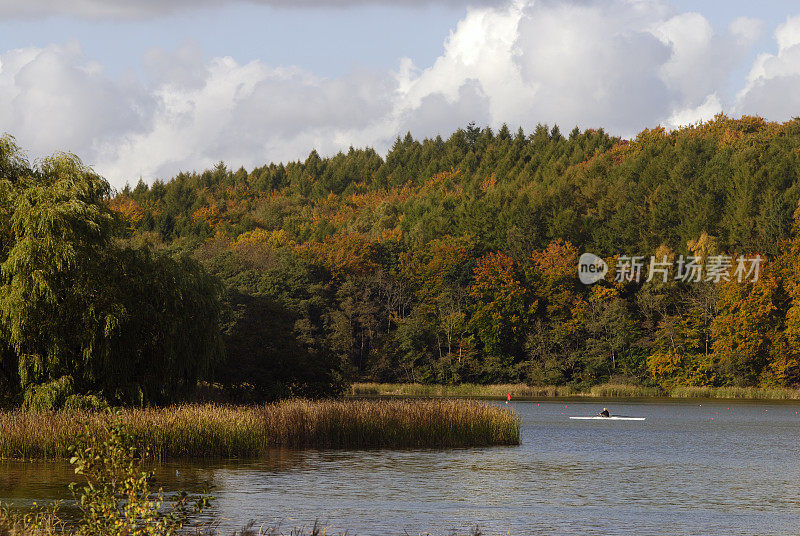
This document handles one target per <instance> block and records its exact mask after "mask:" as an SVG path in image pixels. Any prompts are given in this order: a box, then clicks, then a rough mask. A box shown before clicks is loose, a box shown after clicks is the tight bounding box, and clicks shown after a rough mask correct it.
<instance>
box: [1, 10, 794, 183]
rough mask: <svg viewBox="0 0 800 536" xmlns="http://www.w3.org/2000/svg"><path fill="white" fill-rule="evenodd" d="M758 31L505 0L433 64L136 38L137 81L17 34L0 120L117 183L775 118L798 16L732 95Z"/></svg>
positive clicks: (664, 14) (461, 31) (39, 146)
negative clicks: (291, 57) (458, 143)
mask: <svg viewBox="0 0 800 536" xmlns="http://www.w3.org/2000/svg"><path fill="white" fill-rule="evenodd" d="M85 2H89V3H91V0H85ZM76 5H78V6H80V5H87V4H85V3H84V4H76ZM76 9H77V8H76ZM760 32H761V26H760V23H759V22H758V21H756V20H752V19H737V20H736V21H734V22H733V23H732V24H731V25H730V26H729V28H727V29H726V30H724V31H722V32H717V31H715V30H714V28H713V27H712V26H711V25H710V24H709V22H708V21H707V20H706V19H705V18H704V17H702V16H701V15H699V14H697V13H678V12H676V11H675V10H674V8H672V7H671V6H670V5H669V4H667V3H665V2H662V1H659V0H609V1H602V2H601V1H599V0H575V1H573V2H557V1H554V0H540V1H537V2H536V3H531V2H528V1H523V0H516V1H515V2H514V3H511V4H506V5H503V6H501V7H486V6H484V7H481V8H471V9H469V10H468V11H467V15H466V16H465V17H464V19H463V20H461V21H460V22H459V23H458V24H457V25H456V26H455V28H454V29H453V30H452V31H451V33H450V35H449V37H448V38H447V39H446V40H445V43H444V50H443V53H442V54H441V56H440V57H439V58H438V59H437V60H436V61H435V62H434V63H433V64H432V65H431V66H429V67H428V68H424V69H423V68H419V67H417V66H415V65H413V63H412V62H411V60H408V59H402V60H400V62H399V65H398V69H397V71H396V72H389V71H383V72H374V71H366V70H359V69H357V68H354V69H353V70H352V71H351V72H349V73H347V74H345V75H343V76H340V77H335V78H322V77H318V76H316V75H314V73H311V72H309V71H307V70H303V69H300V68H297V67H274V66H270V65H267V64H265V63H264V62H262V61H252V62H249V63H239V62H237V61H235V60H234V59H232V58H228V57H222V58H212V59H204V58H203V54H202V51H201V49H200V47H199V45H197V44H193V43H186V44H184V45H181V46H180V47H178V48H177V49H176V50H174V51H165V50H161V49H152V50H148V51H147V52H146V53H145V55H144V57H143V67H144V72H145V77H144V79H141V78H137V77H133V76H123V77H121V78H115V77H111V76H109V75H108V74H107V73H106V72H105V71H104V70H103V68H102V66H99V65H97V64H96V63H93V62H92V61H90V60H89V59H87V58H86V57H85V56H84V55H83V54H82V52H81V51H80V48H79V47H78V46H76V45H63V46H59V45H52V46H49V47H46V48H43V49H36V48H28V49H20V50H13V51H9V52H6V53H4V54H0V128H2V129H4V130H7V131H8V132H10V133H13V134H14V135H16V136H17V138H18V142H19V143H20V144H21V145H22V146H23V147H26V148H29V149H30V150H31V152H32V153H33V154H34V155H43V154H48V153H51V152H53V151H56V150H59V149H66V150H71V151H74V152H76V153H77V154H79V155H80V156H81V157H83V158H84V160H86V161H87V162H88V163H90V164H93V165H95V167H96V169H97V170H98V171H99V172H101V173H103V174H104V175H105V176H107V177H108V178H109V179H110V180H111V181H112V183H113V184H115V185H117V186H120V185H122V184H124V183H125V181H131V182H133V181H135V180H136V179H137V178H138V177H139V176H140V175H141V176H143V177H144V178H145V179H146V180H152V179H153V178H155V177H161V178H168V177H170V176H172V175H174V174H175V173H176V172H178V171H179V170H193V169H198V170H199V169H203V168H206V167H208V166H210V165H212V164H213V163H215V162H217V161H219V160H224V161H226V162H228V163H229V164H230V165H232V166H239V165H244V166H245V167H253V166H256V165H260V164H263V163H265V162H268V161H279V160H280V161H286V160H290V159H297V158H304V157H305V156H306V155H307V154H308V152H309V151H310V150H311V149H312V148H315V149H317V150H318V151H319V152H320V153H322V154H331V153H333V152H335V151H337V150H340V149H345V150H346V149H347V147H348V146H350V145H354V146H365V145H369V146H373V147H375V148H376V149H378V150H379V151H385V150H386V149H387V148H388V147H389V146H391V144H392V142H393V141H394V139H395V137H396V136H397V135H402V134H403V133H405V132H406V130H410V131H411V132H412V133H413V134H414V135H415V136H417V137H424V136H435V135H436V134H437V133H440V134H443V135H447V134H449V133H450V132H452V131H453V130H454V129H455V128H456V127H458V126H463V125H465V124H466V123H467V122H469V121H471V120H475V121H476V122H478V123H479V124H490V125H492V126H494V127H497V126H499V125H500V124H502V123H508V124H509V125H510V126H511V127H512V128H515V127H516V126H518V125H522V126H523V127H524V128H525V129H526V130H528V131H530V130H532V129H533V127H535V125H536V124H537V123H539V122H546V123H549V124H551V125H552V124H554V123H558V124H559V125H560V126H561V127H562V130H569V129H571V128H572V126H574V125H579V126H581V127H584V128H586V127H605V128H607V129H610V130H611V131H612V132H613V133H615V134H618V135H623V136H633V135H635V134H636V133H637V132H638V131H639V130H641V129H642V128H645V127H652V126H655V125H657V124H664V125H666V126H670V127H675V126H679V125H683V124H689V123H694V122H696V121H699V120H704V119H708V118H709V117H711V116H713V115H714V114H715V113H717V112H719V111H721V110H723V109H725V108H726V107H727V108H728V109H730V108H731V107H732V106H734V105H735V106H736V110H739V109H742V110H745V111H750V110H751V109H754V110H755V111H756V112H757V113H763V114H770V113H774V114H775V115H776V116H777V117H778V118H780V117H785V116H786V114H787V113H796V111H790V110H792V108H794V110H797V109H800V106H798V105H800V97H797V98H795V97H793V95H795V94H797V92H796V91H795V89H794V88H796V87H797V82H798V81H800V80H798V79H796V77H800V22H798V20H796V19H791V20H789V21H787V22H786V24H784V25H782V26H781V27H780V28H779V29H778V31H777V32H776V39H777V40H778V43H779V47H780V48H779V51H778V53H777V54H776V55H764V56H762V57H760V58H759V59H758V60H757V62H756V64H755V65H754V66H753V68H752V69H751V72H750V75H749V78H748V85H747V87H746V88H745V90H743V92H742V93H741V95H740V96H739V100H736V99H734V98H733V97H732V96H730V89H729V88H728V87H727V86H728V85H729V83H730V76H731V73H732V72H735V70H736V69H737V68H739V67H740V66H741V65H742V62H743V61H744V59H745V58H746V57H747V55H748V54H749V52H750V50H751V47H752V45H753V43H754V42H755V40H756V39H758V36H759V35H760ZM792 86H793V87H792ZM770 99H772V100H770ZM792 99H795V100H792ZM795 101H798V102H795Z"/></svg>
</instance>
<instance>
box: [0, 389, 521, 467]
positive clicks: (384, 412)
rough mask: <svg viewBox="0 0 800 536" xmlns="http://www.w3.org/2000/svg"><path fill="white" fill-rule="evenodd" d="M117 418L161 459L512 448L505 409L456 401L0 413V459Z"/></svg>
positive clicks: (44, 451)
mask: <svg viewBox="0 0 800 536" xmlns="http://www.w3.org/2000/svg"><path fill="white" fill-rule="evenodd" d="M113 418H119V419H121V420H122V422H124V423H125V424H126V426H127V428H128V431H129V432H130V433H132V434H133V435H134V436H135V437H136V439H137V442H138V444H139V446H140V447H147V448H149V450H150V454H151V456H153V457H154V458H157V459H162V458H187V457H192V458H233V457H259V456H261V455H264V454H265V453H267V451H268V450H270V449H273V448H276V447H285V448H298V449H299V448H447V447H468V446H487V445H516V444H519V435H520V423H519V418H518V417H517V416H516V415H515V414H514V413H513V412H511V411H509V410H507V409H505V408H500V407H496V406H490V405H486V404H482V403H479V402H468V401H456V400H414V401H412V400H339V401H307V400H289V401H283V402H278V403H275V404H268V405H262V406H228V405H216V404H203V405H197V404H195V405H183V406H172V407H167V408H153V409H128V410H124V411H122V412H121V413H119V416H118V417H114V416H112V415H109V414H108V413H90V412H81V411H59V412H47V413H33V412H26V411H22V410H12V411H3V412H0V430H2V433H0V458H18V459H57V458H64V457H66V456H67V455H68V447H69V446H70V445H71V444H74V443H75V441H76V438H77V437H78V436H79V435H80V434H81V433H82V432H83V431H84V429H85V427H89V428H90V429H92V430H93V431H95V432H97V433H102V430H103V429H104V427H106V426H107V425H108V424H109V422H110V420H111V419H113Z"/></svg>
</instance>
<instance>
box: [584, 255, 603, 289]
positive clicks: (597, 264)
mask: <svg viewBox="0 0 800 536" xmlns="http://www.w3.org/2000/svg"><path fill="white" fill-rule="evenodd" d="M607 273H608V264H606V261H604V260H603V259H601V258H600V257H598V256H597V255H595V254H594V253H584V254H583V255H581V258H580V259H578V277H579V278H580V280H581V283H583V284H584V285H591V284H592V283H597V282H598V281H600V280H601V279H603V278H604V277H605V276H606V274H607Z"/></svg>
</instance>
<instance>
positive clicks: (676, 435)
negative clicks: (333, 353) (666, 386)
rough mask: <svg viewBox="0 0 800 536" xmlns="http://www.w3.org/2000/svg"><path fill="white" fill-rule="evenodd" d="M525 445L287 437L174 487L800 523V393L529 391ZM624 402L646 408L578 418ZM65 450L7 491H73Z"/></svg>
mask: <svg viewBox="0 0 800 536" xmlns="http://www.w3.org/2000/svg"><path fill="white" fill-rule="evenodd" d="M509 406H510V407H511V408H513V409H514V410H515V411H517V412H518V413H519V415H520V417H521V418H522V444H521V445H520V446H517V447H494V448H474V449H450V450H371V451H286V450H282V451H275V452H274V453H272V454H271V455H270V456H269V457H268V458H267V459H264V460H259V461H224V462H214V463H203V464H196V463H190V464H187V463H182V462H171V463H169V464H165V465H164V466H161V467H159V468H158V471H157V478H158V480H159V481H160V482H161V484H163V485H164V486H165V488H167V489H170V490H175V489H187V490H190V491H199V490H200V489H202V488H203V487H205V486H209V487H210V489H211V492H212V494H213V495H214V496H215V497H216V499H215V501H214V512H213V513H214V514H215V515H217V516H220V517H222V518H223V525H224V527H225V528H226V532H228V530H227V529H230V530H231V531H232V530H233V529H235V528H239V527H241V526H242V525H243V524H245V523H246V522H247V521H248V520H251V519H255V520H257V521H258V522H259V523H262V522H264V523H267V524H270V523H281V524H282V526H283V527H285V528H286V529H289V528H290V527H293V526H297V525H308V524H310V523H313V521H314V520H315V519H319V520H321V521H323V522H324V523H325V524H327V525H329V526H330V528H331V532H333V533H338V532H343V531H348V533H349V534H361V535H386V534H397V535H399V534H403V533H404V531H405V532H407V533H408V534H410V535H416V534H425V533H427V532H428V531H430V532H431V533H433V534H450V533H451V532H452V531H453V530H458V531H461V532H466V531H467V530H468V529H469V528H470V527H474V526H475V525H478V526H479V527H480V529H481V530H482V531H483V533H484V534H487V535H488V534H507V533H508V534H512V535H515V534H516V535H522V534H525V535H527V534H576V535H577V534H580V535H594V534H596V535H614V534H626V535H649V534H653V535H655V534H658V535H685V534H703V535H720V536H734V535H756V534H758V535H773V534H774V535H789V534H797V533H798V532H800V441H798V440H800V413H798V412H800V404H798V403H765V402H759V403H742V402H730V401H709V400H697V401H672V400H666V401H652V400H649V401H641V402H640V401H630V400H625V401H596V400H591V401H586V400H579V401H562V402H554V401H541V402H536V401H525V402H512V403H511V404H510V405H509ZM603 406H607V407H609V409H611V411H612V413H616V414H624V415H633V416H642V417H647V420H646V421H645V422H627V421H613V422H610V421H575V420H573V421H571V420H569V419H568V416H571V415H574V416H579V415H589V414H593V413H596V412H597V411H599V410H600V409H602V407H603ZM73 478H74V475H73V474H72V470H71V468H70V467H69V466H68V465H66V464H64V463H44V462H34V463H21V462H0V501H3V502H11V503H12V504H13V505H14V506H15V507H26V506H29V505H30V504H31V503H32V502H33V501H37V502H39V503H40V504H41V503H42V502H46V501H48V500H53V499H55V498H67V497H69V492H68V491H67V490H66V488H65V485H66V483H68V482H69V481H71V480H72V479H73Z"/></svg>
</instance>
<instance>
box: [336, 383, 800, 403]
mask: <svg viewBox="0 0 800 536" xmlns="http://www.w3.org/2000/svg"><path fill="white" fill-rule="evenodd" d="M509 393H510V394H511V397H512V398H560V397H596V398H659V397H669V398H732V399H748V400H797V399H800V389H790V388H782V387H774V388H769V387H673V388H671V389H669V390H664V389H662V388H660V387H644V386H641V385H634V384H627V383H604V384H601V385H595V386H593V387H591V388H590V389H589V390H586V391H582V390H579V389H575V388H572V387H570V386H556V385H545V386H529V385H525V384H523V383H517V384H494V385H476V384H469V383H464V384H460V385H427V384H420V383H354V384H353V385H352V386H351V388H350V395H351V396H354V397H359V396H361V397H365V396H378V397H388V398H392V397H400V398H402V397H408V398H413V397H420V398H485V399H502V398H505V397H506V396H508V394H509Z"/></svg>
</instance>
